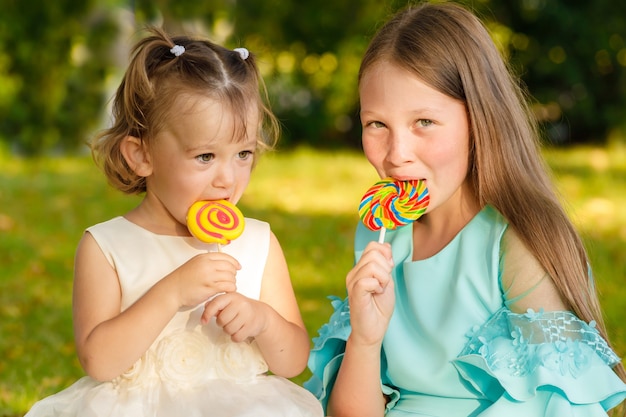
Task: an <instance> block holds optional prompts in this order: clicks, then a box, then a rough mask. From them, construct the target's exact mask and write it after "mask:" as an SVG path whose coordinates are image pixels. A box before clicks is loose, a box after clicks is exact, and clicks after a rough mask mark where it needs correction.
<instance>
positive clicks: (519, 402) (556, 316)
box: [453, 308, 626, 417]
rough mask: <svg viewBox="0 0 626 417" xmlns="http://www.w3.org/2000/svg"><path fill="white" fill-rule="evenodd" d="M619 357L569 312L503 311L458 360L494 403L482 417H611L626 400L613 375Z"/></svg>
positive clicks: (464, 375) (465, 373)
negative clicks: (614, 408) (614, 410)
mask: <svg viewBox="0 0 626 417" xmlns="http://www.w3.org/2000/svg"><path fill="white" fill-rule="evenodd" d="M619 362H620V359H619V358H618V357H617V355H616V354H615V353H614V352H613V350H612V349H611V348H610V347H609V346H608V344H607V343H606V341H605V340H604V339H603V338H602V337H601V336H600V335H599V333H598V331H597V330H596V329H595V323H594V322H591V323H589V324H587V323H585V322H583V321H581V320H580V319H578V318H577V317H576V316H575V315H574V314H572V313H571V312H567V311H552V312H545V313H544V312H543V311H539V312H534V311H532V310H529V311H528V312H527V313H526V314H516V313H513V312H511V311H510V310H508V309H507V308H502V309H501V310H499V311H498V312H497V313H496V314H495V315H494V316H493V318H492V319H490V320H489V321H488V322H487V323H485V324H484V325H483V326H482V327H479V328H477V329H473V330H472V332H471V334H470V335H469V342H468V343H467V345H466V346H465V348H464V349H463V351H462V352H461V354H460V355H459V356H458V357H457V359H455V360H454V361H453V364H454V366H456V368H457V370H458V371H459V374H460V376H461V378H462V379H463V380H464V381H465V382H466V383H467V384H468V385H469V386H470V387H471V388H473V389H475V390H476V391H477V392H478V393H479V394H481V395H484V396H485V398H487V399H488V400H490V401H491V402H493V405H491V406H490V407H489V408H487V409H486V410H485V411H483V412H482V413H481V414H479V415H478V416H479V417H494V416H503V415H506V416H507V417H517V416H520V417H521V416H530V415H532V416H559V417H560V416H584V417H599V416H604V417H606V415H607V414H606V412H607V410H609V409H611V408H613V407H615V406H617V405H618V404H619V403H621V402H622V401H623V400H624V398H626V385H625V384H624V383H623V382H622V381H621V379H620V378H619V377H618V376H617V375H616V374H615V373H614V372H613V370H612V369H611V368H612V367H613V366H615V365H616V364H618V363H619Z"/></svg>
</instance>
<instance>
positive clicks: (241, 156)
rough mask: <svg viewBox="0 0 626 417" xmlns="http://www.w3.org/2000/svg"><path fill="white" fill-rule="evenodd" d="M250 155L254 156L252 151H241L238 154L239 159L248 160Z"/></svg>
mask: <svg viewBox="0 0 626 417" xmlns="http://www.w3.org/2000/svg"><path fill="white" fill-rule="evenodd" d="M252 155H254V152H252V151H241V152H239V159H248V158H249V157H251V156H252Z"/></svg>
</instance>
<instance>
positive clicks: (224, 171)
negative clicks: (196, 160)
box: [212, 163, 235, 188]
mask: <svg viewBox="0 0 626 417" xmlns="http://www.w3.org/2000/svg"><path fill="white" fill-rule="evenodd" d="M215 168H216V170H215V176H214V177H213V181H212V182H213V186H214V187H218V188H229V187H231V186H232V185H233V183H234V182H235V170H234V167H233V166H231V165H230V164H228V163H224V164H220V165H219V166H217V167H215Z"/></svg>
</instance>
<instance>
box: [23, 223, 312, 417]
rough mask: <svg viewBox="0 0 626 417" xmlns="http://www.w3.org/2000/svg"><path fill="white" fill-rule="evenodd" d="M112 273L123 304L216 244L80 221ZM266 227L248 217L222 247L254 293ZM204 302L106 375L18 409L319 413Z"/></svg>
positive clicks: (240, 286) (241, 285) (38, 412)
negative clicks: (205, 314)
mask: <svg viewBox="0 0 626 417" xmlns="http://www.w3.org/2000/svg"><path fill="white" fill-rule="evenodd" d="M87 230H88V231H89V232H90V233H91V234H92V235H93V237H94V238H95V239H96V241H97V242H98V245H99V246H100V247H101V249H102V251H103V252H104V254H105V255H106V257H107V259H108V260H109V262H110V263H111V265H112V266H113V267H114V268H115V270H116V271H117V274H118V276H119V279H120V284H121V288H122V309H126V308H128V307H129V306H130V305H132V304H133V303H134V302H135V301H136V300H137V299H138V298H139V297H141V295H142V294H144V293H145V292H146V291H147V290H148V289H149V288H150V287H151V286H152V285H154V284H155V283H156V282H157V281H158V280H159V279H161V278H162V277H163V276H165V275H167V274H168V273H169V272H171V271H173V270H174V269H176V268H177V267H178V266H180V265H181V264H183V263H184V262H186V261H187V260H188V259H190V258H192V257H193V256H195V255H197V254H199V253H203V252H206V251H207V250H216V248H215V246H214V245H210V244H209V245H207V244H203V243H200V242H198V241H197V240H196V239H194V238H191V237H177V236H163V235H156V234H154V233H151V232H149V231H147V230H145V229H143V228H141V227H139V226H137V225H135V224H134V223H131V222H129V221H128V220H126V219H125V218H123V217H116V218H114V219H112V220H109V221H108V222H104V223H101V224H98V225H95V226H92V227H91V228H89V229H87ZM269 230H270V228H269V225H268V224H267V223H264V222H260V221H258V220H254V219H246V227H245V230H244V232H243V234H242V235H241V236H240V237H239V238H238V239H236V240H235V241H233V242H231V243H230V244H229V245H227V246H223V247H222V251H223V252H226V253H229V254H231V255H232V256H233V257H235V258H236V259H237V260H238V261H239V262H240V263H241V265H242V268H241V270H239V271H238V273H237V291H238V292H240V293H242V294H244V295H245V296H247V297H250V298H254V299H258V298H259V294H260V289H261V277H262V274H263V270H264V267H265V262H266V258H267V254H268V250H269V233H270V232H269ZM203 308H204V305H203V304H202V305H199V306H197V307H196V308H189V309H186V310H181V311H179V312H178V313H176V315H175V317H174V318H173V319H172V320H171V322H170V323H169V324H168V325H167V326H166V328H165V329H164V330H163V331H162V332H161V334H160V335H159V337H158V338H157V340H155V341H154V343H153V344H152V346H151V347H150V349H148V351H147V352H146V353H145V354H144V355H143V356H142V357H141V358H140V359H139V360H138V361H137V362H136V363H135V364H134V366H133V367H132V368H131V369H129V370H128V371H127V372H125V373H124V374H122V375H120V376H118V377H117V378H115V379H114V380H112V381H108V382H98V381H95V380H93V379H92V378H90V377H88V376H87V377H83V378H81V379H80V380H78V381H77V382H76V383H74V384H73V385H71V386H70V387H68V388H66V389H65V390H63V391H61V392H59V393H57V394H55V395H52V396H50V397H47V398H45V399H43V400H41V401H39V402H37V403H36V404H35V405H34V406H33V407H32V409H31V410H30V411H29V412H28V413H27V414H26V416H25V417H48V416H49V417H53V416H54V417H142V416H146V417H147V416H150V417H182V416H184V417H208V416H211V417H214V416H215V417H222V416H223V417H320V416H322V415H323V411H322V408H321V405H320V403H319V401H318V400H317V399H316V398H315V397H314V396H313V395H311V394H310V393H309V392H308V391H306V390H305V389H303V388H302V387H300V386H298V385H297V384H295V383H293V382H291V381H289V380H288V379H285V378H282V377H279V376H276V375H269V374H268V372H267V371H268V367H267V364H266V363H265V361H264V359H263V357H262V355H261V353H260V351H259V349H258V347H257V346H256V344H255V342H254V341H252V342H242V343H235V342H232V341H231V340H230V337H229V336H228V335H226V334H225V333H224V332H223V331H222V330H221V329H220V328H219V327H218V326H217V325H216V324H215V323H214V322H211V323H209V324H208V325H201V324H200V316H201V314H202V311H203Z"/></svg>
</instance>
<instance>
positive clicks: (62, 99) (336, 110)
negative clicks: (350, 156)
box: [0, 0, 626, 155]
mask: <svg viewBox="0 0 626 417" xmlns="http://www.w3.org/2000/svg"><path fill="white" fill-rule="evenodd" d="M460 2H461V3H464V4H466V5H468V7H470V8H472V9H473V10H475V12H476V13H477V14H478V15H479V16H481V17H482V18H483V20H484V22H485V23H486V25H487V26H488V28H489V30H490V31H491V33H492V34H493V38H494V39H495V40H496V42H497V44H498V45H499V47H500V49H501V51H502V53H503V55H504V56H506V57H507V59H508V60H509V62H510V65H511V67H512V68H513V70H514V71H515V72H516V73H517V74H519V75H520V76H521V77H522V79H523V81H524V83H525V84H526V85H527V87H528V89H529V91H530V92H531V93H532V96H533V97H534V99H535V102H534V107H535V109H536V112H537V115H538V116H539V118H540V119H541V120H542V122H543V123H544V127H545V131H546V138H547V140H549V141H551V142H552V143H557V144H571V143H593V144H605V143H607V141H613V140H623V137H624V131H625V129H626V110H625V109H626V19H624V16H626V2H624V1H619V2H616V1H614V0H594V1H588V0H460ZM407 4H408V0H401V1H400V0H383V1H381V0H333V1H331V2H323V3H321V2H319V1H316V0H245V1H236V0H210V1H196V0H176V1H174V0H153V1H148V0H83V1H80V2H77V1H73V0H57V1H54V2H50V1H44V0H32V1H29V2H28V6H27V7H26V6H25V3H23V2H20V1H19V0H0V115H1V116H0V143H5V144H7V146H9V149H10V150H11V151H12V152H19V153H22V154H26V155H32V154H44V153H47V152H50V151H53V152H56V153H60V152H67V151H68V150H76V149H82V144H83V143H84V141H85V138H86V136H88V135H89V134H91V132H93V130H94V129H97V128H99V127H101V126H102V124H103V123H106V122H107V121H108V116H106V112H103V109H105V108H106V106H104V104H105V103H106V101H107V100H108V98H109V97H110V96H111V95H112V93H113V89H114V88H116V86H117V84H118V82H119V79H120V77H121V72H122V71H123V69H124V68H125V66H126V63H127V58H128V52H129V48H130V45H131V44H132V43H133V42H134V40H135V39H136V35H137V31H138V30H139V29H141V28H143V27H144V26H145V25H146V24H157V25H163V26H164V27H165V28H166V29H168V30H169V31H171V32H172V33H183V32H187V33H193V34H201V35H206V36H208V37H210V38H211V39H213V40H214V41H216V42H219V43H222V44H224V45H226V46H228V47H232V48H234V47H238V46H245V47H247V48H248V49H250V50H251V51H252V52H253V53H255V54H256V55H257V56H258V58H259V60H260V65H261V69H262V72H263V75H264V76H265V78H266V80H267V84H268V86H269V90H270V93H271V99H272V104H273V109H274V110H275V112H276V113H277V115H278V116H279V117H280V118H281V120H282V121H283V123H284V126H285V130H284V137H283V145H284V146H286V145H291V146H294V145H297V144H300V143H307V144H311V145H313V146H315V147H325V148H342V147H346V146H351V147H355V146H358V144H359V135H360V125H359V123H358V119H357V116H358V111H357V110H358V109H357V94H356V74H357V71H358V65H359V61H360V58H361V56H362V54H363V52H364V50H365V48H366V46H367V42H368V40H369V39H370V38H371V36H372V35H373V33H374V32H375V30H376V29H377V28H378V27H379V26H380V25H381V23H382V22H383V21H385V20H386V19H387V18H388V17H389V16H390V15H391V14H392V13H393V12H394V11H396V10H397V9H398V8H400V7H403V6H405V5H407Z"/></svg>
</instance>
